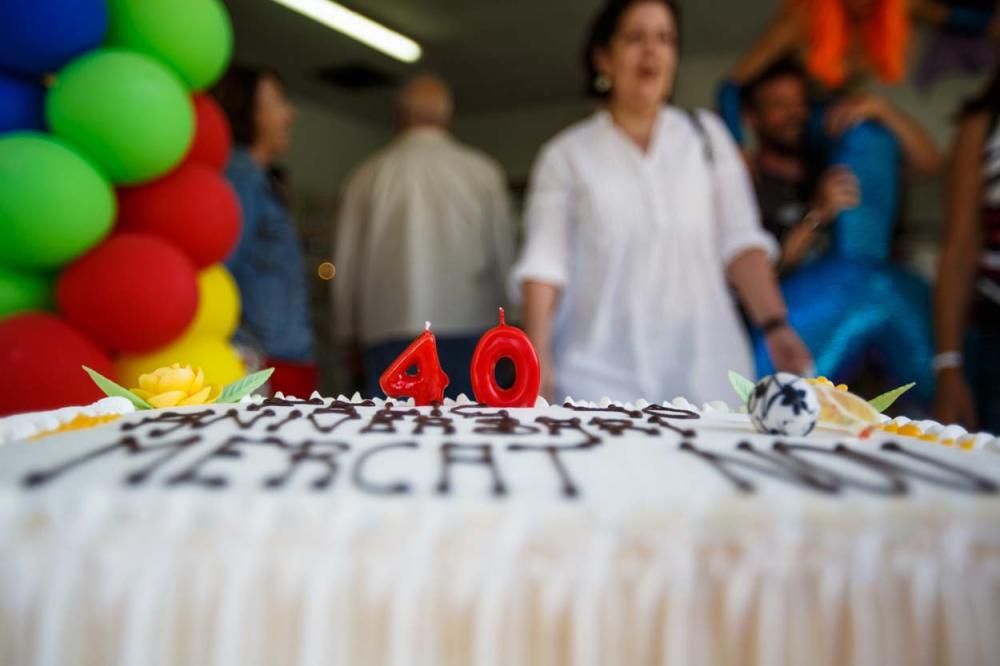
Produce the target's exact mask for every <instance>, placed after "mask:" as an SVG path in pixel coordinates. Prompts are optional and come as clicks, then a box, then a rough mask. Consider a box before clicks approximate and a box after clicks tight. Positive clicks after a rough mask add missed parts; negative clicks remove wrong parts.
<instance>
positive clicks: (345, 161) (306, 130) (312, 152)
mask: <svg viewBox="0 0 1000 666" xmlns="http://www.w3.org/2000/svg"><path fill="white" fill-rule="evenodd" d="M294 102H295V106H296V108H297V110H298V121H297V122H296V125H295V131H294V135H293V139H292V146H291V150H290V151H289V154H288V156H287V157H286V159H285V160H284V162H285V164H286V165H287V167H288V170H289V173H290V175H291V182H292V190H293V192H295V193H296V195H297V196H305V197H307V198H310V199H311V198H314V197H320V198H332V197H334V196H335V195H336V192H337V190H338V189H339V187H340V184H341V182H342V181H343V180H344V178H345V177H346V176H347V174H348V173H349V172H350V170H351V169H352V168H353V167H354V166H355V165H357V164H358V163H359V162H360V161H361V160H363V159H364V158H365V157H366V156H367V155H369V154H370V153H371V152H373V151H374V150H376V149H377V148H378V147H380V146H381V145H383V144H384V143H385V142H386V141H387V140H388V139H389V136H390V128H388V127H380V126H378V125H375V124H369V123H364V122H361V121H359V120H356V119H354V118H352V117H350V116H348V115H346V114H344V113H338V111H337V110H336V109H331V108H327V107H324V106H321V105H319V104H316V103H315V102H311V101H308V100H304V99H296V100H294Z"/></svg>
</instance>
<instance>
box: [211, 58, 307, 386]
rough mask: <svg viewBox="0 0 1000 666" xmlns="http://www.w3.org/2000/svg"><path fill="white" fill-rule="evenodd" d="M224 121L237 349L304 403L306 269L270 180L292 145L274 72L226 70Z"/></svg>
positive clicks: (287, 109) (290, 113)
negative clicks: (235, 210)
mask: <svg viewBox="0 0 1000 666" xmlns="http://www.w3.org/2000/svg"><path fill="white" fill-rule="evenodd" d="M213 95H214V96H215V98H216V99H217V100H218V101H219V104H220V106H221V107H222V109H223V111H225V113H226V116H227V117H228V119H229V124H230V126H231V127H232V132H233V143H234V146H233V152H232V157H231V158H230V161H229V164H228V165H227V167H226V177H227V178H228V179H229V182H230V183H231V184H232V185H233V188H234V189H235V190H236V194H237V196H238V197H239V200H240V207H241V208H242V212H243V230H242V232H241V235H240V240H239V243H238V244H237V246H236V249H235V250H234V251H233V254H232V255H231V256H230V257H229V259H228V260H227V261H226V266H227V267H228V268H229V270H230V271H231V272H232V274H233V277H234V278H235V279H236V282H237V284H238V285H239V288H240V297H241V299H242V318H241V322H240V328H239V331H238V332H237V335H236V342H237V344H240V345H244V346H249V347H250V348H256V349H260V350H262V351H263V354H264V356H265V360H264V366H265V367H273V368H274V369H275V372H274V374H273V375H272V377H271V389H272V390H273V391H282V392H284V393H285V394H286V395H289V394H290V395H295V396H298V397H301V398H308V397H309V395H310V394H311V393H312V392H313V391H314V390H315V389H316V386H317V370H316V364H315V361H314V349H313V347H314V344H313V332H312V324H311V321H310V312H309V304H308V294H307V284H306V267H305V260H304V258H303V253H302V245H301V242H300V240H299V235H298V231H297V230H296V227H295V224H294V223H293V221H292V219H291V216H290V215H289V212H288V208H287V206H286V202H285V196H284V192H283V190H282V189H281V187H280V185H279V184H278V182H277V181H276V180H275V179H274V178H273V177H272V176H271V173H272V169H273V168H274V162H275V160H276V159H278V158H279V157H280V156H281V155H283V154H284V153H285V152H286V151H287V150H288V147H289V143H290V141H291V130H292V125H293V124H294V123H295V117H296V113H295V108H294V107H293V106H292V105H291V103H290V102H289V101H288V98H287V97H286V95H285V89H284V86H283V84H282V82H281V79H280V78H279V77H278V75H277V73H276V72H274V71H272V70H267V69H255V68H251V67H243V66H234V67H232V68H231V69H230V70H229V71H228V72H227V73H226V75H225V77H224V78H223V79H222V81H220V82H219V84H218V85H217V86H216V87H215V89H214V90H213Z"/></svg>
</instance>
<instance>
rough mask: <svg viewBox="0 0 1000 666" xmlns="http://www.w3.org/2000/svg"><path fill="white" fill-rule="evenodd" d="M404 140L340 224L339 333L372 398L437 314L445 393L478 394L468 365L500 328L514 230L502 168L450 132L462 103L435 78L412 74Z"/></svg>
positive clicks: (371, 162)
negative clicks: (356, 356) (357, 356)
mask: <svg viewBox="0 0 1000 666" xmlns="http://www.w3.org/2000/svg"><path fill="white" fill-rule="evenodd" d="M396 112H397V124H398V136H397V137H396V139H395V140H394V141H393V142H392V143H391V144H390V145H389V146H388V147H386V148H384V149H383V150H380V151H379V152H377V153H376V154H375V155H373V156H372V157H370V158H369V159H368V160H367V161H365V162H364V163H363V164H362V165H361V166H360V167H359V168H358V169H357V170H356V171H355V172H354V174H353V175H352V176H351V177H350V178H349V180H348V184H347V187H346V190H345V192H344V197H343V202H342V205H341V210H340V213H339V216H338V219H337V225H336V234H335V243H334V255H335V263H336V265H337V278H336V279H335V280H334V283H333V297H334V326H335V329H336V331H337V334H338V337H340V338H341V339H342V340H344V341H347V342H348V344H349V345H350V344H354V345H357V346H360V348H361V351H362V356H363V358H362V363H363V368H364V376H365V391H366V395H372V396H374V395H381V394H382V392H381V389H380V388H379V386H378V380H379V377H380V375H381V373H382V372H383V371H384V370H385V369H386V368H387V367H389V365H390V364H392V362H393V361H394V360H395V359H396V357H398V356H399V355H400V354H401V353H402V352H403V350H404V349H405V348H406V347H407V346H408V345H409V344H410V343H411V342H412V341H413V339H414V338H415V337H416V336H417V335H419V334H420V333H421V332H422V331H423V330H424V324H425V321H430V322H431V323H432V325H433V331H434V333H435V335H436V336H437V347H438V355H439V357H440V360H441V366H442V368H443V369H444V371H445V373H446V374H447V375H448V376H449V378H450V384H449V386H448V389H447V392H446V393H447V395H448V396H450V397H454V396H457V395H458V394H459V393H465V394H466V395H468V396H470V397H471V396H472V386H471V381H470V379H469V368H470V367H471V364H472V355H473V352H474V351H475V348H476V344H477V343H478V341H479V337H480V336H481V335H482V333H483V332H484V331H485V330H487V329H488V328H491V327H493V326H495V325H496V324H497V308H498V307H499V306H501V305H503V304H504V300H505V299H504V280H505V276H506V275H507V272H508V270H509V269H510V266H511V264H512V263H513V256H514V245H515V227H514V222H513V219H512V216H511V211H510V202H509V198H508V194H507V191H506V178H505V176H504V173H503V170H502V169H501V167H500V166H499V164H498V163H497V162H496V161H494V160H493V159H492V158H490V157H488V156H487V155H485V154H483V153H481V152H479V151H477V150H474V149H472V148H469V147H467V146H464V145H462V144H461V143H459V142H458V141H457V140H456V139H455V138H454V137H452V136H451V134H450V133H449V131H448V127H449V125H450V123H451V120H452V112H453V100H452V95H451V92H450V90H449V89H448V86H447V85H446V84H445V83H444V82H443V81H442V80H441V79H439V78H438V77H436V76H432V75H429V74H424V75H420V76H417V77H415V78H414V79H412V80H411V81H409V82H408V83H407V84H406V85H405V86H403V88H402V89H401V90H400V92H399V96H398V99H397V104H396Z"/></svg>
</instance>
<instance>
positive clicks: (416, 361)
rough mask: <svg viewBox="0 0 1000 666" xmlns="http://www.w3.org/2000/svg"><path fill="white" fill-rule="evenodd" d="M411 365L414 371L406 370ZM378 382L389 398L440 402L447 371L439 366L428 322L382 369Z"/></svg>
mask: <svg viewBox="0 0 1000 666" xmlns="http://www.w3.org/2000/svg"><path fill="white" fill-rule="evenodd" d="M414 366H416V369H417V373H416V374H415V375H411V374H410V373H409V372H407V371H408V370H409V369H410V368H411V367H414ZM378 385H379V386H380V387H382V391H384V392H385V394H386V395H387V396H389V397H390V398H403V397H409V398H413V400H414V402H416V404H417V405H420V406H427V405H435V404H441V402H443V401H444V389H445V387H446V386H448V375H446V374H445V373H444V370H442V369H441V361H440V360H439V359H438V353H437V342H436V340H435V339H434V334H433V333H431V325H430V324H429V323H428V324H427V328H426V329H425V330H424V332H423V334H422V335H421V336H420V337H418V338H417V339H416V340H414V341H413V342H412V343H411V344H410V346H409V347H407V348H406V349H405V350H404V351H403V353H402V354H400V355H399V358H397V359H396V360H395V361H393V362H392V365H390V366H389V367H388V368H387V369H386V371H385V372H383V373H382V376H381V377H380V378H379V381H378Z"/></svg>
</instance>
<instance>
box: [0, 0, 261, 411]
mask: <svg viewBox="0 0 1000 666" xmlns="http://www.w3.org/2000/svg"><path fill="white" fill-rule="evenodd" d="M231 51H232V27H231V24H230V21H229V16H228V14H227V13H226V10H225V8H224V7H223V5H222V3H221V2H220V1H219V0H32V1H31V2H5V3H2V4H0V368H2V369H3V370H2V376H3V381H4V386H3V389H2V390H0V415H2V414H6V413H12V412H18V411H28V410H35V409H47V408H53V407H60V406H64V405H68V404H81V403H87V402H90V401H92V400H94V399H97V398H99V397H101V394H100V391H99V390H98V389H97V388H96V387H95V386H94V385H93V384H92V383H91V382H90V380H89V379H87V378H86V376H85V375H84V374H83V373H82V372H81V370H80V366H81V365H87V366H89V367H92V368H94V369H95V370H97V371H99V372H101V373H102V374H105V375H107V376H112V377H115V378H116V379H117V380H118V381H119V382H121V383H123V384H126V385H129V386H134V385H137V380H138V374H139V373H140V372H146V371H148V370H149V368H151V367H158V366H160V365H168V364H169V363H172V362H175V361H182V362H185V363H192V364H195V365H200V366H202V368H204V370H205V372H206V373H208V374H211V375H212V377H213V381H218V382H221V383H226V382H229V381H233V380H235V379H237V378H238V377H240V376H241V375H242V374H243V371H244V369H243V365H242V362H241V361H240V357H239V355H238V353H237V351H236V349H235V348H234V347H233V345H232V344H231V343H230V338H231V336H232V335H233V333H234V331H235V329H236V326H237V323H238V321H239V311H240V303H239V292H238V290H237V288H236V285H235V283H234V281H233V279H232V277H231V276H230V275H229V273H228V271H227V270H226V269H225V267H224V266H223V265H222V263H221V262H222V261H223V260H224V259H225V258H226V257H227V256H228V254H229V253H230V251H231V250H232V248H233V247H234V246H235V243H236V241H237V240H238V237H239V233H240V212H239V205H238V201H237V199H236V196H235V194H234V192H233V191H232V189H231V188H230V186H229V184H228V183H227V182H226V180H225V178H224V177H223V175H222V169H223V167H224V166H225V164H226V161H227V159H228V154H229V149H230V135H229V127H228V124H227V122H226V120H225V117H224V115H223V114H222V112H221V110H220V109H219V108H218V106H217V105H216V104H215V102H214V101H213V100H212V99H211V98H210V97H208V96H206V95H205V94H203V93H201V92H199V91H203V90H205V89H206V88H207V87H208V86H210V85H212V84H213V83H214V82H215V81H216V80H217V79H218V78H219V77H220V76H221V75H222V73H223V72H224V71H225V68H226V67H227V65H228V63H229V58H230V55H231Z"/></svg>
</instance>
